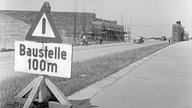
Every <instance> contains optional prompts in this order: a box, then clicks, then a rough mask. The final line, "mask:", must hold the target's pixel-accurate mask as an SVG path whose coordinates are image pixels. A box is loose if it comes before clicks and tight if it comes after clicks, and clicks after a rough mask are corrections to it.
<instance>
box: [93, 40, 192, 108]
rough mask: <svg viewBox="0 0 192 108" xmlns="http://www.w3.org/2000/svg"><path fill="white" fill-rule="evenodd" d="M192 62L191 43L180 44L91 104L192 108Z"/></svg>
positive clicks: (108, 107)
mask: <svg viewBox="0 0 192 108" xmlns="http://www.w3.org/2000/svg"><path fill="white" fill-rule="evenodd" d="M191 60H192V41H187V42H180V43H177V44H175V45H173V46H171V47H169V48H167V49H166V50H164V51H162V52H161V53H159V54H157V55H155V56H153V57H152V58H150V59H149V60H148V61H146V62H145V63H144V64H142V65H141V66H139V67H138V68H136V69H134V70H133V71H132V72H130V73H129V74H127V75H125V76H124V77H123V78H121V79H119V80H118V81H117V82H115V83H114V84H112V85H110V86H109V87H107V88H106V89H104V91H102V92H100V93H98V94H96V96H94V97H93V98H92V99H91V101H90V102H91V104H92V105H93V106H97V108H192V62H191ZM126 71H128V70H126Z"/></svg>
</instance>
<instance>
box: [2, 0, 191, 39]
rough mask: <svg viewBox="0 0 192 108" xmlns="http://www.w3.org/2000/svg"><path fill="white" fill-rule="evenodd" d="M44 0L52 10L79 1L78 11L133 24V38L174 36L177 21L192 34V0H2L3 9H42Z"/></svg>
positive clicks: (120, 22)
mask: <svg viewBox="0 0 192 108" xmlns="http://www.w3.org/2000/svg"><path fill="white" fill-rule="evenodd" d="M44 2H49V3H50V5H51V10H52V11H65V12H66V11H69V12H72V11H74V8H75V3H76V4H77V11H78V12H83V11H85V10H86V12H91V13H95V14H96V17H98V18H103V19H107V20H117V21H118V24H121V25H124V26H126V28H127V29H128V28H129V27H131V33H132V37H138V36H143V37H161V36H167V37H171V35H172V24H174V23H176V21H181V24H182V25H183V26H184V27H185V31H187V32H189V33H190V35H191V34H192V0H0V10H30V11H39V10H40V8H41V6H42V5H43V3H44ZM83 7H84V8H83Z"/></svg>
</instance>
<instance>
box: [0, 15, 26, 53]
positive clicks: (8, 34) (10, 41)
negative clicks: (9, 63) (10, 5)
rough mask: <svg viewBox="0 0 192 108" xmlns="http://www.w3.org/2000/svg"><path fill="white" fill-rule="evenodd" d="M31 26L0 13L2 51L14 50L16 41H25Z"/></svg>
mask: <svg viewBox="0 0 192 108" xmlns="http://www.w3.org/2000/svg"><path fill="white" fill-rule="evenodd" d="M28 29H29V25H27V24H25V23H24V22H22V21H19V20H15V19H13V18H12V17H10V16H7V15H4V14H1V13H0V50H1V49H2V48H6V49H8V48H9V49H10V48H11V49H13V48H14V41H15V40H23V39H24V37H25V35H26V33H27V31H28Z"/></svg>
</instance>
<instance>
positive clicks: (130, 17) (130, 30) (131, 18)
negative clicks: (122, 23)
mask: <svg viewBox="0 0 192 108" xmlns="http://www.w3.org/2000/svg"><path fill="white" fill-rule="evenodd" d="M131 24H132V18H131V17H130V33H129V34H130V39H131Z"/></svg>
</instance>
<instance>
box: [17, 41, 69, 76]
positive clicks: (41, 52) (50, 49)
mask: <svg viewBox="0 0 192 108" xmlns="http://www.w3.org/2000/svg"><path fill="white" fill-rule="evenodd" d="M15 48H17V50H15V51H16V52H15V61H16V64H15V69H16V71H22V72H28V73H35V74H44V75H51V76H59V77H61V76H63V77H69V78H70V76H71V58H72V46H71V45H65V44H53V43H51V44H49V43H37V42H28V41H27V42H26V41H25V42H22V41H17V42H16V44H15Z"/></svg>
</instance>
